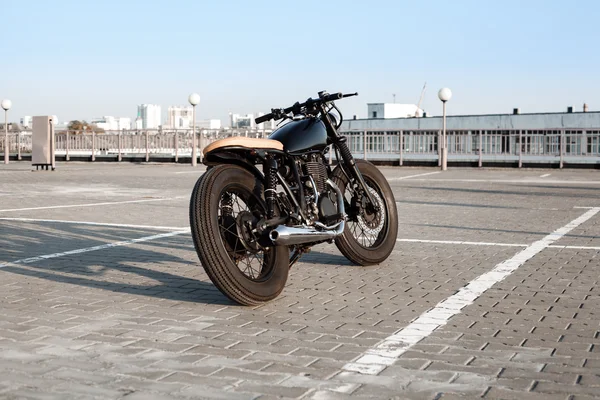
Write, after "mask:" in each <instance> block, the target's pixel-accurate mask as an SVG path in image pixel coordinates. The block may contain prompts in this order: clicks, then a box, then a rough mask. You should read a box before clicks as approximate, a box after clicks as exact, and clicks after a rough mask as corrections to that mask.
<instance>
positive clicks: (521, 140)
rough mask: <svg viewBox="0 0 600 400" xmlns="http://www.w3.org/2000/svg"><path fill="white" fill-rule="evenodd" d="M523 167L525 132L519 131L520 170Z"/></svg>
mask: <svg viewBox="0 0 600 400" xmlns="http://www.w3.org/2000/svg"><path fill="white" fill-rule="evenodd" d="M522 167H523V131H522V130H519V168H522Z"/></svg>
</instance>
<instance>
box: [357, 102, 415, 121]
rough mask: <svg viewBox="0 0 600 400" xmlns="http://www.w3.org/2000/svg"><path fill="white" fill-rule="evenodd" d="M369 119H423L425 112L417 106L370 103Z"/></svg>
mask: <svg viewBox="0 0 600 400" xmlns="http://www.w3.org/2000/svg"><path fill="white" fill-rule="evenodd" d="M367 113H368V118H413V117H422V116H423V110H421V109H420V108H419V107H417V106H416V105H415V104H396V103H369V104H367Z"/></svg>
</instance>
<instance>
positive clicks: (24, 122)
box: [19, 115, 58, 129]
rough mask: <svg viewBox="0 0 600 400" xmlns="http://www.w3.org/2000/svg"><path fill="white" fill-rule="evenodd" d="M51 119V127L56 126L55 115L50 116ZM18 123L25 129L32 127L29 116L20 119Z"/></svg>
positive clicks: (31, 120)
mask: <svg viewBox="0 0 600 400" xmlns="http://www.w3.org/2000/svg"><path fill="white" fill-rule="evenodd" d="M51 117H52V125H54V126H56V125H58V117H57V116H56V115H52V116H51ZM19 123H20V124H21V126H22V127H24V128H25V129H31V128H32V127H33V117H32V116H31V115H26V116H24V117H21V120H20V121H19Z"/></svg>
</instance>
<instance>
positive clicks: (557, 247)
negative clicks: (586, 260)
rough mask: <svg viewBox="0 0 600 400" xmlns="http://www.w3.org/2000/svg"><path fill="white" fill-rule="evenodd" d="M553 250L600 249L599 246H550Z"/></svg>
mask: <svg viewBox="0 0 600 400" xmlns="http://www.w3.org/2000/svg"><path fill="white" fill-rule="evenodd" d="M548 247H550V248H551V249H573V250H600V247H597V246H560V245H553V246H548Z"/></svg>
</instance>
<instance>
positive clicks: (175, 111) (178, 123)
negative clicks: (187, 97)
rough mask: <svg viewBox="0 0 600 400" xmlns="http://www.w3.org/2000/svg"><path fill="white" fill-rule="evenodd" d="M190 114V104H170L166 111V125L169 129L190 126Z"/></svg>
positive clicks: (191, 111) (191, 110)
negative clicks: (181, 105)
mask: <svg viewBox="0 0 600 400" xmlns="http://www.w3.org/2000/svg"><path fill="white" fill-rule="evenodd" d="M192 114H193V108H192V106H183V107H178V106H170V107H169V109H168V113H167V126H168V127H169V128H171V129H188V128H191V127H192Z"/></svg>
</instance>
